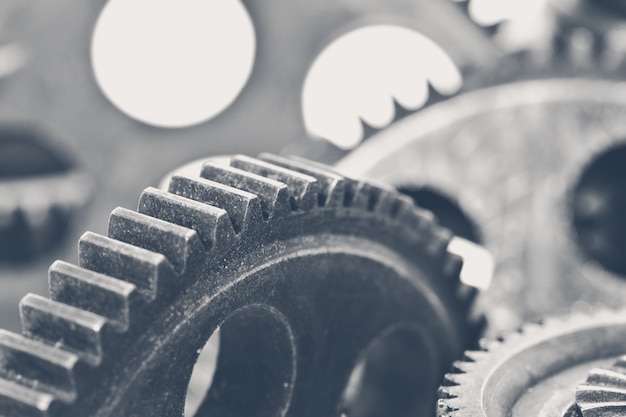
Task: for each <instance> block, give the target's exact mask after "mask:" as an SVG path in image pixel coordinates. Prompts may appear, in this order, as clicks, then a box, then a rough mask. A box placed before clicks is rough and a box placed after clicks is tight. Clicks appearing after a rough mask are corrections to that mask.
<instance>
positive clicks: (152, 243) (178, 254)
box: [109, 207, 202, 275]
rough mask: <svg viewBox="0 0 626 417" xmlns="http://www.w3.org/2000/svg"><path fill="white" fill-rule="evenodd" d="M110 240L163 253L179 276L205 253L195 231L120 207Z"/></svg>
mask: <svg viewBox="0 0 626 417" xmlns="http://www.w3.org/2000/svg"><path fill="white" fill-rule="evenodd" d="M109 237H111V238H113V239H116V240H119V241H121V242H125V243H129V244H131V245H134V246H137V247H140V248H143V249H147V250H149V251H153V252H157V253H161V254H163V255H164V256H165V257H166V258H167V260H168V261H169V262H170V263H171V264H172V266H173V268H174V271H175V272H176V273H177V274H179V275H181V274H183V273H184V272H186V271H187V270H188V268H189V267H190V265H191V264H193V260H196V259H198V258H199V255H200V254H201V252H202V245H201V243H200V239H199V237H198V234H197V233H196V231H195V230H193V229H189V228H186V227H182V226H179V225H177V224H172V223H169V222H166V221H163V220H160V219H156V218H153V217H149V216H147V215H145V214H141V213H137V212H134V211H132V210H127V209H124V208H119V207H118V208H116V209H115V210H113V212H112V213H111V216H110V217H109Z"/></svg>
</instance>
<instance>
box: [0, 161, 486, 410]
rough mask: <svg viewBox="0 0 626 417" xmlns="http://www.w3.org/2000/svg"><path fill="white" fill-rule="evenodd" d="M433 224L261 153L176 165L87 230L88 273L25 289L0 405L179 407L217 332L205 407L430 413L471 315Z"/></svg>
mask: <svg viewBox="0 0 626 417" xmlns="http://www.w3.org/2000/svg"><path fill="white" fill-rule="evenodd" d="M431 220H432V218H431V216H430V214H429V213H427V212H424V211H422V210H420V209H418V208H416V207H415V206H414V205H413V204H412V202H411V201H410V200H409V199H407V198H406V197H403V196H402V195H400V194H398V193H396V192H395V191H391V190H389V189H387V188H380V187H378V186H375V185H372V184H369V183H366V182H357V181H354V180H350V179H347V178H344V177H341V176H340V175H338V174H336V173H334V172H333V171H331V170H330V169H328V168H323V167H321V166H320V165H315V164H307V163H304V162H301V161H294V160H286V159H281V158H278V157H274V156H271V155H265V156H263V157H262V160H256V159H252V158H247V157H242V156H240V157H235V158H233V160H232V162H231V167H228V166H225V165H219V164H216V163H207V164H206V165H204V167H203V169H202V174H201V177H200V178H189V177H181V176H174V177H173V179H172V180H171V182H170V187H169V192H165V191H161V190H157V189H154V188H148V189H146V190H145V191H144V192H143V194H142V195H141V198H140V200H139V208H138V212H134V211H130V210H126V209H121V208H118V209H115V210H114V211H113V213H112V214H111V216H110V218H109V232H108V237H104V236H101V235H97V234H94V233H86V234H85V235H83V237H82V238H81V239H80V242H79V259H80V261H79V265H80V267H78V266H74V265H71V264H69V263H66V262H60V261H59V262H56V263H55V264H53V265H52V267H51V269H50V293H51V299H47V298H44V297H40V296H36V295H28V296H26V297H25V298H24V299H23V300H22V302H21V316H22V324H23V333H24V336H21V335H17V334H14V333H10V332H6V331H2V332H0V363H1V364H2V367H1V368H0V414H2V415H4V416H8V417H17V416H25V415H27V416H43V415H46V416H68V415H72V416H79V415H80V416H92V417H97V416H101V417H102V416H125V417H130V416H146V415H153V416H157V415H160V416H175V415H178V416H180V415H181V414H182V412H183V403H184V400H185V390H186V387H187V383H188V381H189V377H190V374H191V370H192V367H193V365H194V363H195V360H196V358H197V357H198V354H199V352H200V350H201V348H202V347H203V346H204V344H205V342H206V341H207V339H208V338H209V336H210V335H211V334H212V333H213V331H214V330H215V329H216V328H217V327H218V326H219V327H220V341H221V348H220V354H219V359H218V363H217V370H216V373H215V377H214V380H213V385H212V388H211V390H210V391H209V393H208V395H207V397H206V399H205V401H204V402H203V404H202V405H201V406H200V410H199V411H198V413H197V414H196V415H197V416H200V415H212V416H213V415H217V416H234V415H242V416H243V415H246V416H252V415H253V416H274V415H286V416H299V417H303V416H319V415H339V414H340V412H346V413H347V414H348V415H351V416H353V415H354V416H365V417H370V416H371V417H374V416H381V415H387V414H386V413H387V412H392V413H393V415H395V416H404V415H406V416H409V415H410V416H413V415H416V414H417V415H430V414H431V413H432V412H434V410H433V408H434V396H435V391H436V386H437V384H438V383H439V381H440V377H441V375H442V372H443V370H444V369H445V367H447V366H448V364H449V362H450V361H451V360H452V359H453V358H455V357H458V356H459V355H460V353H461V352H462V350H463V349H464V348H466V347H467V345H468V343H469V341H470V340H471V338H472V336H473V335H474V334H475V332H476V330H477V327H476V326H477V325H478V322H472V320H471V319H470V318H468V317H470V316H469V315H468V309H469V307H470V304H471V302H472V299H473V297H474V291H472V289H471V288H469V287H466V286H465V285H463V284H461V283H460V282H459V280H458V273H459V269H460V260H459V259H458V258H457V257H455V256H453V255H451V254H449V253H448V252H447V251H446V247H447V243H448V240H449V239H450V234H449V233H448V232H447V231H445V230H443V229H440V228H438V227H436V226H435V225H434V223H433V222H432V221H431ZM380 359H383V360H382V362H381V360H380ZM384 359H386V360H384ZM389 360H391V362H389ZM394 360H395V362H394ZM398 361H399V362H398ZM359 363H361V364H363V366H364V371H363V375H364V376H363V377H362V378H361V383H360V384H359V385H360V387H361V388H360V389H358V390H356V393H355V392H354V390H352V391H351V392H350V393H349V395H348V394H346V395H343V392H344V391H345V387H346V385H347V384H348V380H349V377H350V375H351V374H352V373H353V368H354V367H355V366H357V365H358V364H359ZM389 363H392V364H393V363H398V364H399V365H398V366H397V367H395V368H393V367H392V370H394V372H390V368H389V366H388V364H389ZM398 378H399V379H398ZM407 381H408V382H411V383H412V384H413V385H406V382H407ZM390 383H396V384H399V385H396V387H398V386H400V387H403V388H402V389H401V390H400V391H398V390H395V389H394V390H391V391H390V390H389V387H390V386H393V385H389V384H390ZM385 388H386V389H385ZM398 392H400V396H399V397H398ZM402 393H404V394H402Z"/></svg>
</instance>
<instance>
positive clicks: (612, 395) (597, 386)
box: [576, 356, 626, 417]
mask: <svg viewBox="0 0 626 417" xmlns="http://www.w3.org/2000/svg"><path fill="white" fill-rule="evenodd" d="M576 403H577V404H578V407H579V408H580V410H581V412H582V414H583V416H584V417H611V416H617V415H624V414H626V356H622V357H621V358H619V359H618V360H617V362H615V363H614V364H613V365H612V366H609V367H606V368H596V369H593V370H592V371H591V372H590V373H589V377H588V378H587V381H586V382H585V383H584V384H583V385H580V386H579V387H578V389H577V390H576Z"/></svg>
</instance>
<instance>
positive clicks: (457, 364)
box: [452, 360, 473, 374]
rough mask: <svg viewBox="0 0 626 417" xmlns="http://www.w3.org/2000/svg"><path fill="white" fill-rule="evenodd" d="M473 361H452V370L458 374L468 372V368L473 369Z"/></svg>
mask: <svg viewBox="0 0 626 417" xmlns="http://www.w3.org/2000/svg"><path fill="white" fill-rule="evenodd" d="M472 366H473V364H472V362H468V361H464V360H459V361H454V362H452V371H453V372H455V373H458V374H464V373H467V371H468V370H471V369H472Z"/></svg>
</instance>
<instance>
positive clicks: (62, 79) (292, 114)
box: [0, 0, 491, 329]
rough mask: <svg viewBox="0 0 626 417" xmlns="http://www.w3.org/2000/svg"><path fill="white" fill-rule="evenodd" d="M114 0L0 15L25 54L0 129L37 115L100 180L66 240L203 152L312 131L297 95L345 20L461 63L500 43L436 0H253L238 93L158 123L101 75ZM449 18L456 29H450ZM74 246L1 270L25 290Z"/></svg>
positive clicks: (259, 146) (5, 83)
mask: <svg viewBox="0 0 626 417" xmlns="http://www.w3.org/2000/svg"><path fill="white" fill-rule="evenodd" d="M106 3H107V2H106V1H105V0H98V1H91V2H85V1H81V0H62V1H60V2H56V3H54V4H52V3H46V2H41V1H37V0H30V1H22V0H6V1H3V2H2V9H0V19H1V18H3V17H4V18H5V19H4V20H2V21H0V45H2V46H7V45H8V46H11V47H15V48H19V51H21V54H22V55H23V56H22V58H24V59H23V62H21V63H20V66H19V68H18V69H11V71H9V70H8V69H7V71H5V73H6V74H8V73H9V72H10V75H7V76H6V77H4V78H2V79H1V80H0V114H2V117H0V128H1V127H2V125H4V124H7V123H10V124H14V123H20V124H28V125H30V124H33V125H34V126H35V127H36V128H37V129H38V130H40V131H42V132H44V133H45V134H47V133H50V132H53V133H55V135H54V136H55V137H57V138H58V139H59V141H60V142H62V143H61V144H62V145H63V147H65V148H67V149H69V150H70V151H71V152H72V153H74V154H75V155H77V163H78V164H79V165H80V166H82V167H85V173H86V174H87V175H88V176H89V177H90V178H95V179H96V181H95V182H94V184H93V187H92V191H93V190H95V189H97V193H93V200H92V204H91V205H89V206H86V207H83V209H82V210H81V211H80V212H79V213H77V215H75V216H72V217H71V223H72V224H70V227H69V233H68V236H67V239H66V241H69V242H72V241H76V240H77V239H78V237H79V233H80V231H82V230H86V229H88V228H89V229H90V230H95V231H97V232H103V231H104V229H105V227H106V226H105V225H104V224H103V223H102V219H104V218H106V216H107V215H108V213H110V212H111V210H112V209H113V208H114V207H115V206H116V205H118V204H122V205H123V204H132V202H133V199H134V198H135V196H136V195H137V194H138V193H139V192H140V191H141V189H142V188H143V187H145V186H146V184H156V182H157V181H158V179H159V178H161V177H163V175H164V174H165V173H166V172H168V171H171V170H172V169H174V168H175V167H177V166H180V165H182V164H184V163H186V162H188V161H189V160H191V159H193V158H197V157H198V156H199V155H212V154H222V153H227V154H233V153H237V152H248V153H255V152H260V151H262V150H270V151H272V150H274V151H278V150H279V149H281V148H283V147H284V146H285V145H287V144H288V143H291V142H293V140H294V138H300V139H301V141H303V142H304V141H305V138H306V132H305V130H304V126H303V123H302V117H301V114H300V103H299V100H300V92H301V88H302V83H303V81H304V77H305V75H306V72H307V70H308V68H309V66H310V64H311V63H312V62H313V60H314V59H315V56H316V54H318V53H319V52H320V51H321V50H322V49H323V47H324V46H326V45H327V44H328V43H329V42H331V41H332V40H333V39H335V37H336V36H338V35H340V34H342V33H344V32H346V31H349V30H352V29H355V28H356V27H358V26H360V25H368V24H375V23H393V24H396V23H397V24H401V25H406V26H409V27H411V28H416V29H417V30H420V31H422V32H423V33H424V34H426V35H427V36H429V37H431V38H432V39H433V40H434V41H435V42H438V43H440V44H442V45H444V46H449V48H448V53H449V54H450V55H451V57H452V58H453V59H454V60H455V61H456V62H458V63H459V65H465V64H466V63H467V64H471V63H474V64H478V63H480V62H481V61H483V59H484V58H485V56H488V55H489V54H490V53H491V52H490V50H489V43H488V40H487V39H485V38H483V37H482V34H480V33H478V32H475V31H474V28H473V27H472V25H471V24H470V23H469V22H467V21H466V20H465V19H464V17H463V16H462V15H461V14H460V13H457V12H458V11H457V10H456V9H454V7H453V5H447V3H445V2H441V1H439V0H429V1H426V2H417V3H416V2H413V1H409V0H394V1H393V2H391V1H388V2H380V1H370V2H354V1H353V0H342V1H339V2H338V1H326V2H316V3H314V4H313V3H311V2H305V1H302V0H301V1H290V2H287V3H285V2H277V1H273V2H270V3H268V2H264V3H263V4H262V5H261V4H259V3H257V2H250V1H244V2H243V3H244V6H245V7H246V9H247V10H248V12H249V13H250V15H251V17H252V20H253V23H254V25H255V31H256V38H257V50H256V60H255V64H254V68H253V72H252V75H251V77H250V79H249V81H248V83H247V85H246V86H245V87H244V89H243V91H242V93H241V95H240V96H239V97H238V98H237V99H236V100H235V102H234V103H233V104H232V105H231V106H230V107H229V108H228V109H226V110H225V111H224V112H223V113H222V114H220V115H218V116H217V117H215V118H214V119H212V120H210V121H208V122H206V123H203V124H201V125H197V126H193V127H188V128H183V129H160V128H155V127H152V126H147V125H144V124H142V123H140V122H138V121H135V120H133V119H131V118H130V117H128V116H126V115H125V114H123V113H122V112H121V111H119V110H118V109H117V108H115V107H114V106H113V105H112V104H111V103H110V102H109V101H108V100H107V99H106V98H105V97H104V95H103V94H102V93H101V91H100V90H99V87H98V86H97V84H96V81H95V79H94V75H93V71H92V68H91V60H90V44H91V35H92V31H93V27H94V23H95V22H96V21H97V19H98V17H99V15H100V12H101V10H102V8H103V7H104V5H105V4H106ZM69 10H71V13H68V12H67V11H69ZM441 19H444V20H445V22H448V23H442V21H441ZM446 26H454V27H455V28H457V30H455V31H452V32H449V31H445V30H442V27H446ZM461 28H465V29H467V30H465V29H461ZM461 31H463V32H465V33H464V34H461ZM468 32H469V33H468ZM481 39H482V40H481ZM7 52H11V50H7V49H2V50H0V53H3V54H4V55H1V56H2V57H5V56H6V53H7ZM0 65H1V64H0ZM0 72H2V69H0ZM0 75H1V74H0ZM241 120H246V123H241ZM0 136H1V135H0ZM252 137H254V138H256V139H255V140H254V141H251V140H250V138H252ZM208 138H219V139H208ZM0 139H1V138H0ZM66 185H67V184H66ZM70 185H71V184H70ZM68 186H69V185H68ZM70 188H71V187H70ZM74 256H75V255H74V251H73V248H71V246H69V245H66V244H58V245H56V248H55V250H54V251H53V252H49V253H45V254H43V255H42V256H41V257H40V258H39V259H36V260H35V261H33V262H29V263H28V264H25V265H20V267H19V268H15V267H14V266H13V265H0V276H1V277H2V280H3V282H4V283H6V286H9V285H10V286H12V287H15V288H20V293H23V292H25V291H33V292H43V291H45V282H43V281H42V280H41V279H40V278H41V276H42V271H43V270H44V268H45V267H47V265H49V264H50V263H51V262H52V261H53V260H54V259H56V258H58V257H62V258H64V259H70V260H73V257H74ZM4 285H5V284H3V286H4ZM0 304H1V306H0V308H2V314H0V324H1V325H2V326H8V327H11V328H15V329H17V328H18V326H19V323H18V318H17V317H16V316H15V315H14V314H12V313H13V312H14V311H16V308H15V307H16V304H17V299H14V298H12V297H6V298H3V300H2V302H1V303H0Z"/></svg>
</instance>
